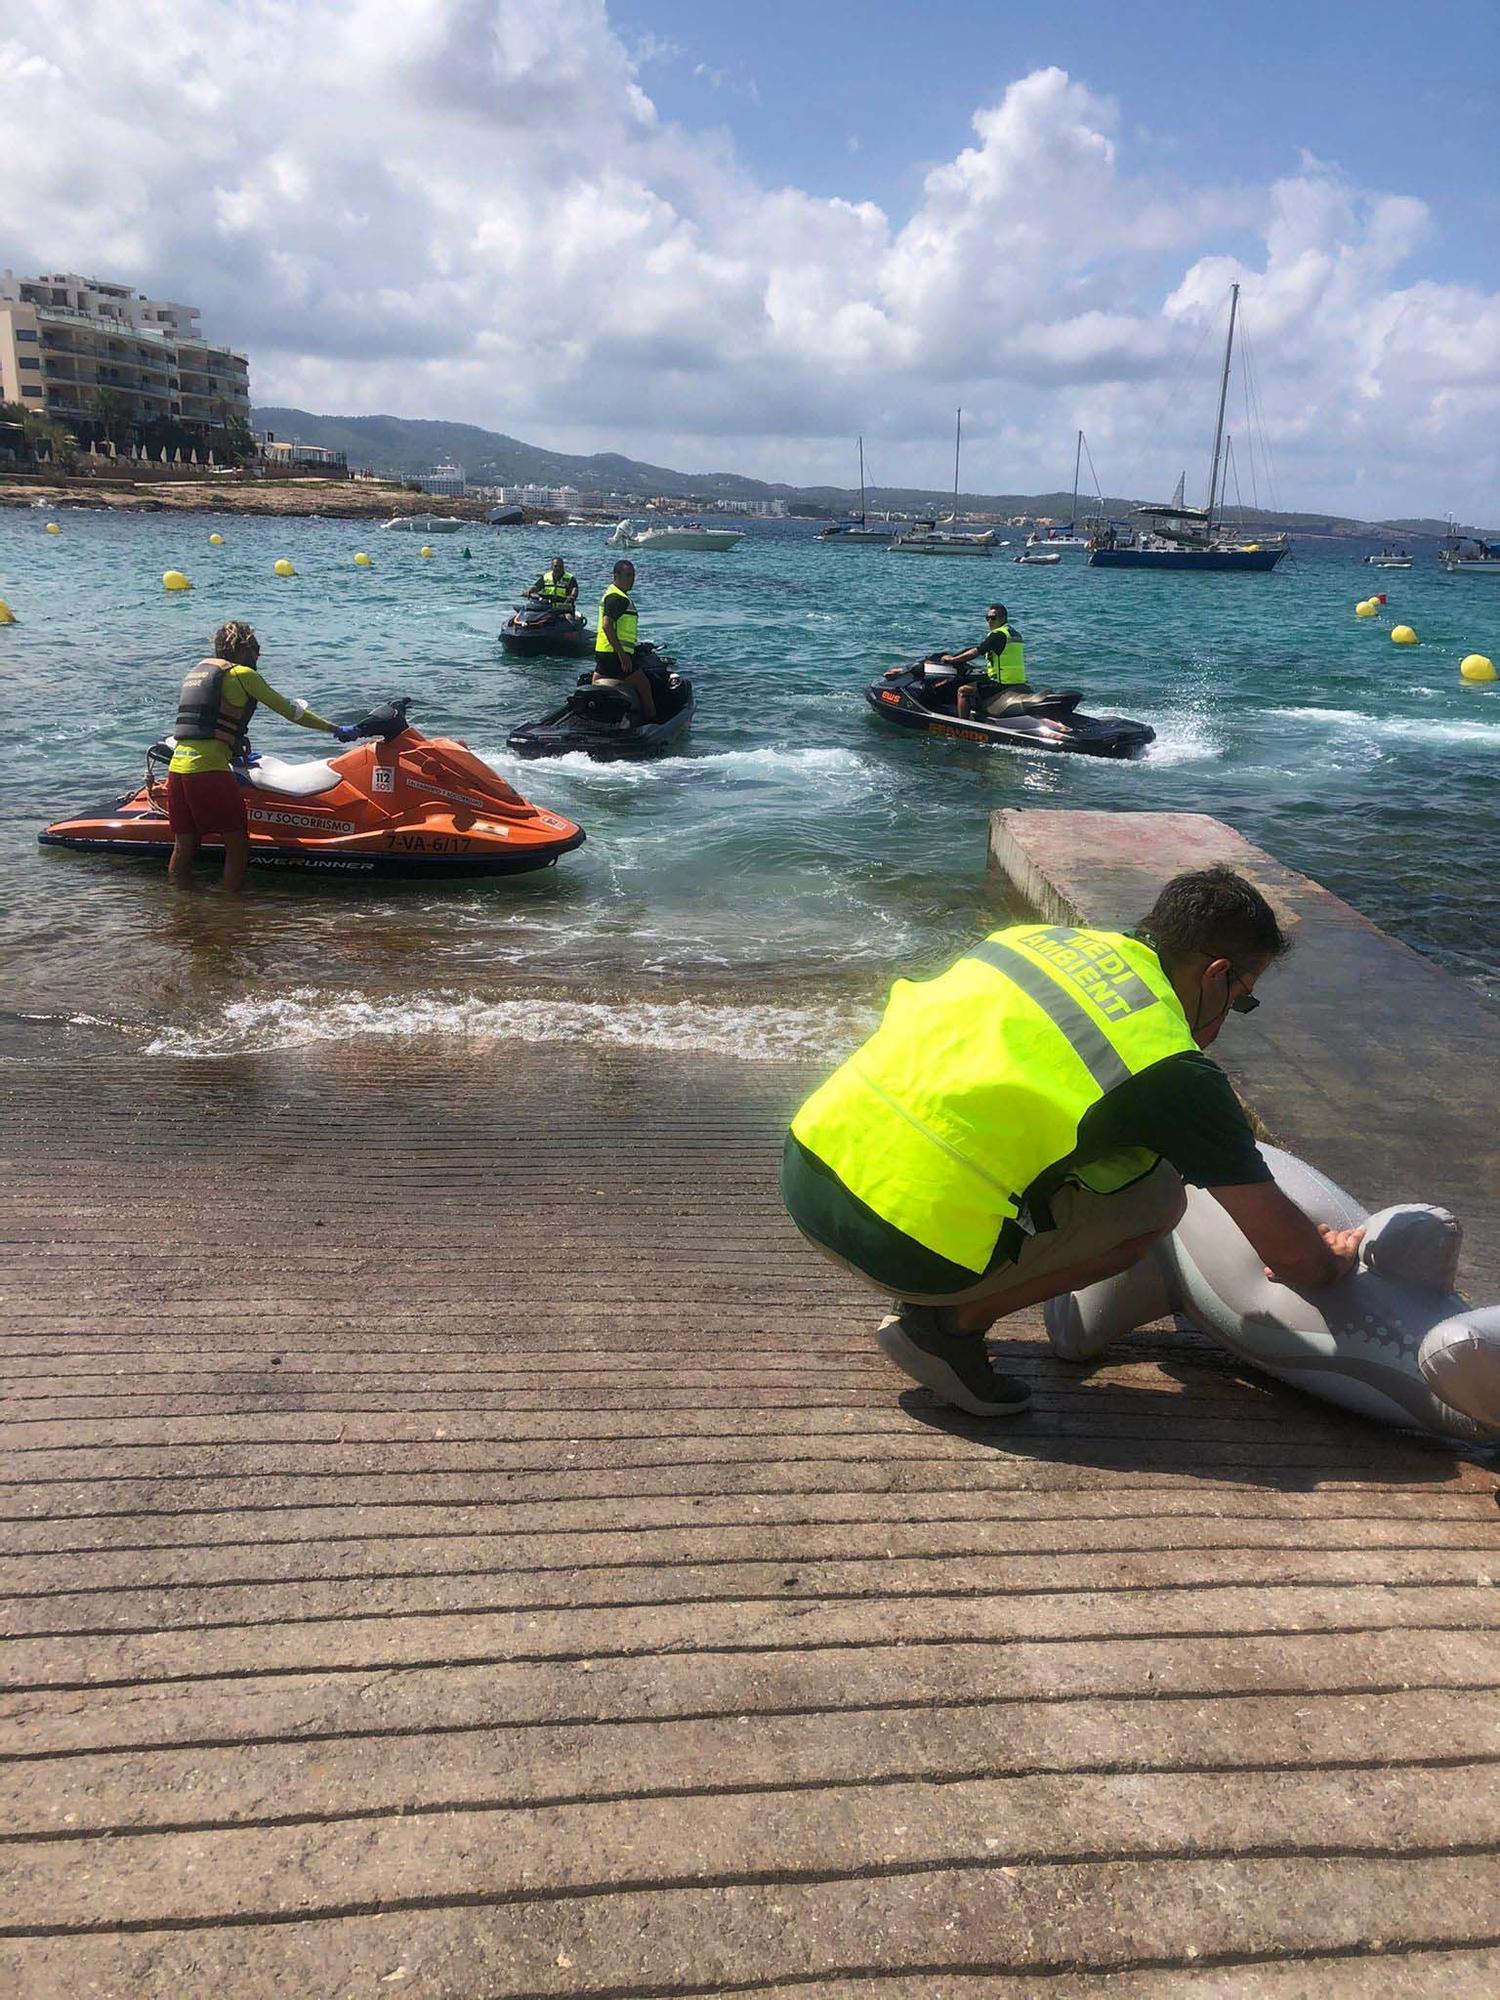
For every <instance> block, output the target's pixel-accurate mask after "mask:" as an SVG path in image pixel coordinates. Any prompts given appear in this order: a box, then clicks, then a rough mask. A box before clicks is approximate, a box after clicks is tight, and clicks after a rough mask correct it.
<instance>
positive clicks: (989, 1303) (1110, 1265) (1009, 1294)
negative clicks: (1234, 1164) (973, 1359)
mask: <svg viewBox="0 0 1500 2000" xmlns="http://www.w3.org/2000/svg"><path fill="white" fill-rule="evenodd" d="M1175 1226H1176V1225H1175V1224H1172V1225H1169V1227H1168V1228H1167V1229H1153V1230H1150V1231H1148V1232H1147V1234H1146V1235H1144V1236H1132V1237H1131V1238H1130V1240H1129V1241H1128V1242H1126V1243H1119V1244H1117V1245H1116V1246H1115V1248H1114V1249H1113V1250H1102V1251H1101V1252H1100V1253H1099V1255H1098V1256H1097V1257H1088V1258H1085V1259H1084V1261H1083V1263H1081V1264H1073V1265H1070V1266H1069V1268H1068V1269H1067V1270H1065V1271H1046V1272H1043V1273H1042V1274H1041V1275H1040V1276H1038V1277H1035V1278H1033V1279H1032V1280H1031V1282H1030V1284H1026V1285H1018V1286H1016V1288H1015V1289H1014V1290H1013V1291H1003V1292H997V1293H995V1294H994V1295H993V1297H991V1298H988V1299H970V1300H969V1301H967V1303H965V1304H964V1305H961V1306H955V1307H954V1308H953V1316H954V1320H955V1322H956V1324H957V1327H958V1331H959V1332H960V1333H988V1332H989V1330H990V1328H991V1327H992V1326H993V1325H994V1324H995V1322H996V1320H1000V1319H1005V1318H1007V1317H1008V1316H1009V1315H1010V1314H1011V1313H1016V1312H1021V1311H1023V1310H1024V1308H1025V1307H1027V1306H1039V1305H1041V1304H1043V1303H1044V1302H1045V1301H1046V1300H1047V1299H1056V1298H1060V1297H1061V1296H1062V1295H1063V1293H1064V1292H1081V1291H1082V1290H1083V1288H1084V1286H1085V1285H1097V1284H1098V1283H1099V1281H1100V1280H1101V1279H1102V1278H1118V1277H1119V1275H1120V1273H1121V1272H1122V1271H1128V1270H1129V1269H1130V1267H1131V1265H1132V1264H1138V1263H1139V1262H1140V1261H1141V1259H1142V1257H1144V1256H1145V1254H1146V1252H1147V1251H1148V1250H1149V1249H1150V1248H1151V1246H1152V1244H1153V1243H1159V1242H1160V1241H1161V1239H1162V1238H1163V1237H1164V1236H1166V1235H1169V1234H1170V1233H1171V1229H1172V1228H1175Z"/></svg>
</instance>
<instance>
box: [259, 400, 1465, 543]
mask: <svg viewBox="0 0 1500 2000" xmlns="http://www.w3.org/2000/svg"><path fill="white" fill-rule="evenodd" d="M251 422H252V423H253V424H254V426H255V428H256V429H257V430H269V431H274V432H275V433H276V435H277V437H279V438H297V439H299V440H300V441H301V442H302V443H303V444H317V445H326V446H328V447H329V448H330V449H331V450H334V451H342V452H345V453H347V455H348V459H349V463H350V465H352V466H361V467H366V466H367V467H369V468H370V469H371V470H372V471H375V472H384V473H389V474H391V475H392V476H393V477H396V478H402V479H410V478H414V477H415V476H416V475H417V474H418V473H422V472H427V471H429V470H430V469H431V468H432V467H433V466H434V465H436V464H437V463H438V462H439V460H441V459H444V458H449V459H453V460H454V461H455V462H456V463H457V464H459V465H461V466H463V468H464V470H465V472H466V473H467V474H468V476H469V479H470V481H471V482H472V483H474V484H476V485H483V486H527V485H536V486H577V487H580V488H583V489H584V490H592V489H596V488H597V489H599V490H602V491H603V492H606V493H625V494H638V495H642V496H644V495H648V494H658V493H659V494H663V495H665V496H667V497H669V498H672V499H681V500H770V499H780V500H786V501H788V502H793V501H795V502H799V503H802V504H803V505H810V506H815V507H820V508H822V509H824V510H826V512H827V513H829V514H831V515H840V514H845V513H848V512H849V511H850V510H851V509H853V508H855V507H857V506H858V504H859V493H858V489H857V488H854V487H844V486H788V485H784V484H780V483H768V482H767V481H765V480H762V479H747V478H745V477H744V476H743V475H742V474H740V473H738V472H674V471H673V470H672V469H671V468H670V467H669V466H665V465H648V464H646V463H644V462H643V461H642V460H640V459H635V458H624V457H622V456H621V455H620V453H618V452H613V451H602V452H593V453H591V454H590V455H589V456H587V457H580V456H579V455H578V454H576V453H574V452H566V451H548V450H547V449H546V448H545V447H544V446H542V445H535V444H526V443H524V442H523V441H522V440H521V439H520V438H513V437H507V436H506V435H505V433H504V432H503V431H488V430H484V429H482V428H481V427H480V426H479V425H478V424H450V423H443V422H440V421H438V420H436V419H433V418H426V417H383V416H381V417H322V416H316V415H314V414H313V412H312V411H310V410H291V409H285V408H281V407H274V406H271V405H266V406H264V407H261V408H257V409H255V410H253V411H252V412H251ZM952 498H953V496H952V494H951V493H945V492H942V491H940V490H938V489H936V488H933V487H921V486H872V487H870V488H869V490H868V492H867V494H866V496H865V504H866V505H867V506H868V507H869V508H871V509H872V510H882V509H885V508H890V509H892V510H894V511H896V512H898V513H912V512H917V513H920V512H922V511H924V510H925V511H929V512H935V511H937V510H939V509H945V508H947V507H948V506H950V505H951V504H952ZM959 504H960V506H962V507H972V508H976V509H978V510H979V511H980V512H981V513H986V514H1030V515H1036V514H1041V515H1045V516H1052V517H1055V518H1063V517H1066V515H1067V513H1068V510H1069V508H1070V507H1071V506H1072V495H1071V493H1067V492H1064V493H962V494H960V495H959ZM1086 504H1087V506H1088V507H1089V509H1090V510H1091V511H1092V508H1093V505H1094V503H1093V501H1092V500H1090V501H1089V502H1087V503H1085V501H1084V497H1083V495H1082V494H1080V495H1079V496H1078V505H1079V512H1080V514H1081V513H1083V511H1084V509H1085V505H1086ZM1140 504H1141V502H1140V501H1139V500H1131V499H1126V498H1124V497H1123V496H1120V495H1108V494H1107V495H1106V496H1105V499H1104V509H1105V512H1106V513H1107V514H1110V515H1114V516H1116V517H1117V518H1118V517H1124V516H1126V515H1129V514H1130V513H1132V512H1133V511H1134V509H1135V508H1136V507H1138V506H1139V505H1140ZM1226 519H1228V520H1231V521H1234V520H1242V521H1252V520H1253V521H1255V522H1258V523H1260V524H1262V525H1264V526H1266V527H1274V528H1287V529H1295V530H1298V531H1300V532H1301V533H1303V534H1310V535H1337V536H1345V535H1381V534H1390V535H1394V536H1405V537H1406V538H1407V539H1409V540H1417V539H1421V538H1427V537H1436V536H1441V535H1443V534H1444V533H1446V532H1447V524H1446V523H1445V522H1443V521H1376V522H1370V521H1359V520H1354V519H1350V518H1346V517H1344V516H1342V515H1336V514H1300V513H1293V514H1273V513H1270V512H1269V511H1261V510H1259V509H1254V508H1244V509H1236V508H1228V509H1226ZM1460 532H1462V533H1469V532H1471V530H1469V529H1462V530H1460ZM1484 532H1486V533H1492V532H1494V531H1491V530H1486V531H1484Z"/></svg>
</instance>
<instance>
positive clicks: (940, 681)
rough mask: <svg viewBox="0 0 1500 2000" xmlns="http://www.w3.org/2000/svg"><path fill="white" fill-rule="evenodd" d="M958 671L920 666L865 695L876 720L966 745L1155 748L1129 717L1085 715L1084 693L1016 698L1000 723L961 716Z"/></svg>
mask: <svg viewBox="0 0 1500 2000" xmlns="http://www.w3.org/2000/svg"><path fill="white" fill-rule="evenodd" d="M961 673H962V669H961V668H959V667H953V666H948V665H946V664H945V663H944V662H942V661H940V660H918V661H917V662H916V663H915V664H914V665H912V666H909V667H892V668H891V670H890V671H889V672H888V673H886V674H884V675H882V676H881V678H880V679H879V680H874V681H871V682H870V684H869V686H868V687H867V688H866V689H865V700H866V701H867V702H868V703H869V704H870V706H871V708H873V709H874V711H875V713H876V714H877V715H879V716H881V717H883V718H884V720H885V721H887V722H893V723H895V724H896V726H897V727H898V728H901V729H922V730H925V731H926V732H927V734H928V735H929V736H952V737H956V738H957V739H958V740H959V741H960V742H962V743H981V744H986V745H993V746H995V747H998V748H1000V749H1004V750H1073V751H1077V752H1078V753H1079V754H1080V755H1082V756H1085V757H1133V756H1134V755H1135V754H1136V753H1137V752H1138V751H1140V750H1144V748H1145V747H1146V745H1147V744H1148V743H1153V742H1155V740H1156V731H1155V730H1154V729H1152V728H1151V727H1150V725H1149V724H1148V723H1144V722H1131V721H1129V720H1128V719H1127V718H1126V717H1125V716H1123V715H1081V714H1080V713H1079V711H1078V704H1079V702H1081V701H1082V700H1083V694H1082V691H1081V690H1080V689H1078V688H1060V689H1058V690H1057V691H1056V692H1055V693H1050V694H1049V693H1041V692H1036V691H1032V692H1028V693H1027V694H1025V695H1020V696H1016V697H1014V698H1012V699H1011V700H1010V701H1009V702H1008V703H1007V705H1006V706H1005V708H1004V709H1003V710H1002V711H1001V712H1000V713H999V714H997V715H986V714H981V715H960V714H959V712H958V694H959V688H960V678H959V677H960V674H961Z"/></svg>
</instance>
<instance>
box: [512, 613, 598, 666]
mask: <svg viewBox="0 0 1500 2000" xmlns="http://www.w3.org/2000/svg"><path fill="white" fill-rule="evenodd" d="M500 644H501V645H502V646H503V647H504V648H505V650H506V652H507V653H512V654H514V655H515V656H516V657H517V658H518V659H557V658H562V659H572V660H582V659H588V658H590V657H591V656H592V654H593V651H594V631H593V627H592V626H591V625H587V624H583V623H581V622H580V623H578V624H576V625H570V624H568V623H567V622H566V621H565V620H564V619H561V618H542V619H528V618H527V617H526V614H525V613H524V612H521V613H518V614H517V615H516V616H515V617H514V618H507V619H506V621H505V623H504V624H503V625H502V626H501V627H500Z"/></svg>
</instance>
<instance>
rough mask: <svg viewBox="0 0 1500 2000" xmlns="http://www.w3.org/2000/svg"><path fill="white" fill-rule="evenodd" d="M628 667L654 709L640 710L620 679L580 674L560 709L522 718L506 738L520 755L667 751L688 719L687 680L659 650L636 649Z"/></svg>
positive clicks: (637, 754)
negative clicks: (647, 687)
mask: <svg viewBox="0 0 1500 2000" xmlns="http://www.w3.org/2000/svg"><path fill="white" fill-rule="evenodd" d="M633 671H634V672H635V673H636V674H638V675H643V676H644V677H645V678H646V680H647V681H648V682H649V683H650V688H651V701H652V707H653V710H654V713H653V714H651V715H650V716H647V715H645V714H643V713H642V710H641V706H640V704H639V703H638V702H637V701H636V699H635V696H634V693H633V691H632V690H631V689H630V688H628V687H627V686H626V685H625V683H624V682H623V681H622V680H599V679H598V678H597V677H596V675H595V674H592V673H583V674H580V675H579V677H578V685H577V686H576V687H575V688H574V689H573V691H572V693H571V694H570V695H569V696H568V698H567V700H566V701H565V702H564V703H563V705H562V707H561V708H555V709H553V710H552V711H551V712H550V713H549V714H547V715H544V716H542V717H540V719H539V720H537V721H536V722H523V723H522V724H521V725H520V727H519V728H518V729H513V730H512V731H511V733H510V735H509V737H508V738H507V739H506V740H507V742H508V743H509V746H510V748H511V749H512V750H514V751H516V752H517V754H518V755H520V756H522V757H563V756H566V755H567V754H568V752H569V751H582V752H583V754H584V755H585V756H587V757H593V758H595V759H596V760H597V759H600V758H608V759H615V758H620V757H654V756H656V755H657V754H658V753H659V752H660V751H663V750H666V749H668V748H669V747H670V746H671V745H672V744H673V743H675V742H676V741H677V739H678V737H679V736H681V735H682V734H683V732H684V731H685V730H686V729H687V726H688V724H689V723H690V722H691V721H692V719H693V684H692V682H691V681H690V680H689V679H688V678H687V676H686V675H685V674H679V673H677V672H676V671H675V670H674V669H673V666H672V662H671V661H670V660H669V659H667V658H666V656H665V655H664V654H661V653H658V652H656V651H655V649H654V648H653V647H651V646H649V645H639V646H637V647H636V649H635V652H634V656H633Z"/></svg>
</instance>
